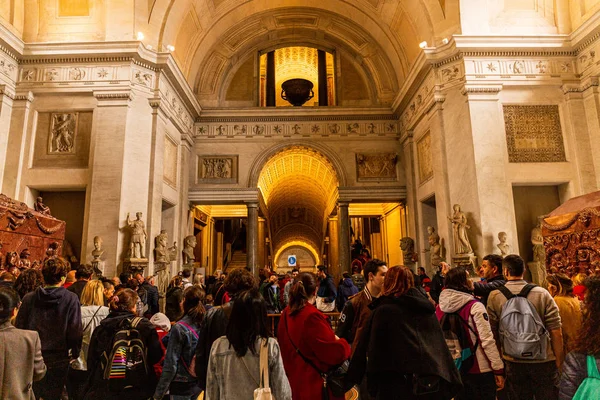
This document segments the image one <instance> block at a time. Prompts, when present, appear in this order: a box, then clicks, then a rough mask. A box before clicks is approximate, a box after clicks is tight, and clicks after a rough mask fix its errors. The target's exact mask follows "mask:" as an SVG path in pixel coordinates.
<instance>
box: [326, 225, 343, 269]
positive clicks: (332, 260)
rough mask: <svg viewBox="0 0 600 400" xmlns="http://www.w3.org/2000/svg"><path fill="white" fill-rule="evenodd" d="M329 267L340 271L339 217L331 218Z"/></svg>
mask: <svg viewBox="0 0 600 400" xmlns="http://www.w3.org/2000/svg"><path fill="white" fill-rule="evenodd" d="M328 223H329V265H330V267H331V268H334V269H336V270H339V269H340V248H339V241H340V238H339V229H338V217H337V216H332V217H329V221H328Z"/></svg>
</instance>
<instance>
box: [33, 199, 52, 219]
mask: <svg viewBox="0 0 600 400" xmlns="http://www.w3.org/2000/svg"><path fill="white" fill-rule="evenodd" d="M33 209H34V210H35V211H37V212H39V213H40V214H45V215H50V207H48V206H47V205H45V204H44V199H43V198H42V197H41V196H40V197H38V198H37V199H36V201H35V204H34V205H33Z"/></svg>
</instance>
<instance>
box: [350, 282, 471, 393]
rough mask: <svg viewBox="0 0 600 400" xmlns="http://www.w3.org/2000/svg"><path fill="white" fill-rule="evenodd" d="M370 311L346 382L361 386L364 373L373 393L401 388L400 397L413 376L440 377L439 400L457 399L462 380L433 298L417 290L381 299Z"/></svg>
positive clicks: (413, 289)
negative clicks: (382, 387) (451, 354)
mask: <svg viewBox="0 0 600 400" xmlns="http://www.w3.org/2000/svg"><path fill="white" fill-rule="evenodd" d="M370 307H371V308H372V309H373V314H372V316H371V319H370V320H369V323H368V324H367V326H366V327H365V330H364V333H363V337H362V338H361V340H360V341H359V342H358V346H357V348H356V351H355V353H354V356H353V357H352V362H351V363H350V369H349V370H348V375H347V379H348V382H349V383H352V384H359V383H360V382H361V380H362V377H363V375H364V373H365V371H366V373H367V384H368V389H369V393H371V395H373V396H376V395H377V393H378V392H379V390H380V385H386V386H387V387H388V389H389V387H390V386H397V388H396V390H395V392H396V393H402V392H403V391H405V390H406V383H407V380H412V375H413V374H416V375H418V376H438V377H440V378H441V383H440V391H439V393H438V394H436V398H437V399H439V400H442V399H451V398H452V397H454V395H456V394H457V393H458V391H459V390H460V388H461V379H460V375H459V373H458V369H456V366H455V365H454V361H453V360H452V357H451V356H450V351H449V350H448V347H447V346H446V341H445V340H444V336H443V333H442V328H441V327H440V324H439V322H438V321H437V319H436V317H435V308H434V307H433V305H432V304H431V303H430V302H429V299H427V297H425V296H424V295H423V294H422V293H421V292H420V291H419V290H418V289H416V288H414V287H413V288H410V289H409V290H408V291H407V292H406V293H405V294H403V295H401V296H399V297H392V296H385V297H379V298H377V299H375V300H374V301H373V303H372V304H371V306H370ZM367 354H368V359H367ZM390 376H395V377H396V378H397V379H395V380H392V381H390V379H389V377H390ZM401 377H404V378H405V379H400V378H401Z"/></svg>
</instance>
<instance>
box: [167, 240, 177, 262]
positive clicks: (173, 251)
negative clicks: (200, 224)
mask: <svg viewBox="0 0 600 400" xmlns="http://www.w3.org/2000/svg"><path fill="white" fill-rule="evenodd" d="M167 251H168V252H169V261H177V242H173V246H171V247H169V248H168V249H167Z"/></svg>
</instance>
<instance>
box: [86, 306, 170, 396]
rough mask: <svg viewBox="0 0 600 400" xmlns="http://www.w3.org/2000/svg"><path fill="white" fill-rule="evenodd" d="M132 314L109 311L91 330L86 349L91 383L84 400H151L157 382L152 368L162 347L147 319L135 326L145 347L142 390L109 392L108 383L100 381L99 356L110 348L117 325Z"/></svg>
mask: <svg viewBox="0 0 600 400" xmlns="http://www.w3.org/2000/svg"><path fill="white" fill-rule="evenodd" d="M134 317H135V315H134V314H133V313H131V312H129V311H111V312H110V314H109V315H108V317H106V318H105V319H103V320H102V322H100V325H99V326H98V327H97V328H96V329H94V333H93V334H92V338H91V340H90V347H89V350H88V359H87V365H88V371H89V373H90V381H89V382H88V387H87V389H86V396H85V398H86V399H107V400H110V399H114V400H117V399H128V400H138V399H139V400H142V399H144V400H145V399H148V398H149V397H152V395H153V394H154V389H155V388H156V384H157V382H158V379H157V377H156V374H155V373H154V368H153V365H154V364H156V363H157V362H158V361H159V360H160V359H161V358H162V348H161V346H160V343H159V341H158V334H157V333H156V330H155V328H154V325H152V323H151V322H150V321H148V320H147V319H146V318H142V320H141V321H140V323H139V324H138V325H137V328H136V329H137V330H138V331H139V332H140V335H141V336H142V341H143V342H144V345H145V347H146V352H147V353H146V364H147V366H148V367H149V368H148V380H147V382H146V384H144V385H143V390H140V389H139V388H138V389H137V390H135V391H132V392H128V393H111V392H110V391H109V389H108V384H107V381H106V380H104V379H103V373H104V371H103V370H102V365H101V361H102V353H104V352H107V353H110V352H111V350H112V347H113V337H114V335H115V333H117V331H118V330H119V325H120V323H121V322H122V321H123V320H124V319H125V318H131V319H133V318H134Z"/></svg>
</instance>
